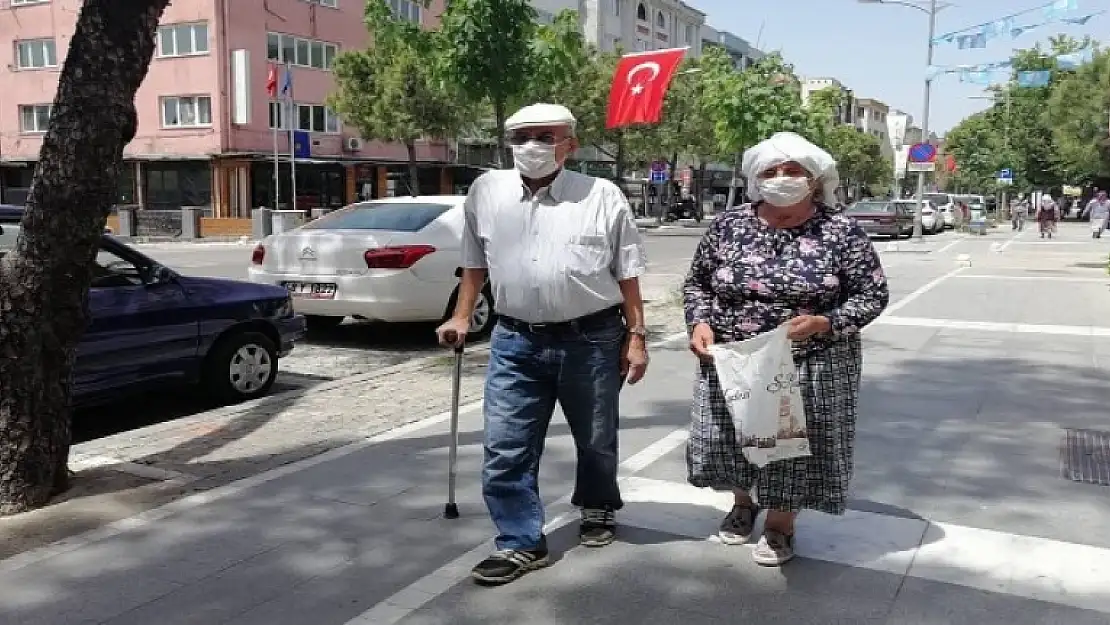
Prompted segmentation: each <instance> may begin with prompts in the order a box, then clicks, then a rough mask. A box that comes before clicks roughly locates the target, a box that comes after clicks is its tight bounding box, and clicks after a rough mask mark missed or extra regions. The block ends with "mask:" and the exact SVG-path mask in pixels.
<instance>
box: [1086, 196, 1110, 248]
mask: <svg viewBox="0 0 1110 625" xmlns="http://www.w3.org/2000/svg"><path fill="white" fill-rule="evenodd" d="M1082 217H1087V218H1089V219H1090V220H1091V238H1093V239H1101V238H1102V232H1103V230H1105V229H1106V227H1107V224H1108V223H1110V199H1107V198H1106V192H1105V191H1099V190H1098V189H1095V197H1094V198H1092V199H1091V201H1090V202H1088V203H1087V207H1086V208H1084V209H1083V214H1082Z"/></svg>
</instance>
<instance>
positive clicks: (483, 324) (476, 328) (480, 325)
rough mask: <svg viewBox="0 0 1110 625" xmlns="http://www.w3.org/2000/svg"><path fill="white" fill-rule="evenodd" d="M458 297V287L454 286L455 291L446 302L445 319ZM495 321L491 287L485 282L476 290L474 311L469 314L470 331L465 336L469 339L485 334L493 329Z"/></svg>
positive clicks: (452, 310)
mask: <svg viewBox="0 0 1110 625" xmlns="http://www.w3.org/2000/svg"><path fill="white" fill-rule="evenodd" d="M458 299H459V289H458V287H455V291H454V292H453V293H451V300H450V301H449V302H447V312H446V313H445V315H444V319H445V320H446V319H447V318H448V317H450V316H451V313H453V312H454V311H455V303H456V302H457V301H458ZM495 323H497V315H496V314H494V312H493V287H491V286H490V284H489V282H487V283H486V284H485V286H483V287H482V290H481V291H479V292H478V299H477V301H475V302H474V312H473V313H472V314H471V315H470V333H469V334H468V335H467V336H468V337H469V338H471V339H475V338H482V337H484V336H487V335H489V333H490V332H492V331H493V325H494V324H495Z"/></svg>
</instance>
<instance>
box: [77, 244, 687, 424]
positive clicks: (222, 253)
mask: <svg viewBox="0 0 1110 625" xmlns="http://www.w3.org/2000/svg"><path fill="white" fill-rule="evenodd" d="M704 231H705V230H704V228H700V227H688V228H687V227H671V228H665V229H660V230H649V231H646V232H645V240H646V247H647V253H648V259H649V263H650V273H649V275H648V276H646V277H645V280H644V284H645V296H646V297H650V295H649V292H650V291H655V292H656V293H658V292H659V291H660V289H663V288H666V287H667V285H673V284H675V283H677V282H678V281H679V280H681V276H682V275H684V274H685V272H686V270H687V269H688V267H689V264H690V257H691V255H692V254H693V251H694V248H695V246H696V245H697V243H698V241H699V239H700V237H701V235H702V233H703V232H704ZM137 247H138V248H139V249H141V250H142V251H143V253H145V254H147V255H149V256H151V257H152V258H154V259H156V260H158V261H159V262H161V263H163V264H165V265H167V266H168V267H171V268H173V269H175V270H177V271H179V272H181V273H183V274H186V275H192V276H208V277H219V278H230V279H237V280H245V279H246V277H247V266H248V264H249V263H250V254H251V250H252V249H253V248H254V245H253V244H242V245H240V244H215V243H212V244H203V243H202V244H189V243H156V244H148V245H139V246H137ZM434 329H435V324H427V323H411V324H409V323H406V324H384V323H373V322H354V321H352V320H348V321H347V323H345V324H343V325H342V326H340V327H339V328H336V329H335V330H332V331H329V332H327V333H325V334H319V335H310V336H308V337H306V338H305V339H304V340H302V341H301V342H299V343H297V346H296V348H295V349H294V350H293V353H292V354H290V355H289V356H287V357H286V358H283V359H282V360H281V364H280V367H281V370H280V373H279V374H278V380H277V383H276V384H275V387H274V392H280V391H282V390H289V389H293V388H305V387H311V386H314V385H316V384H320V383H322V382H326V381H330V380H335V379H340V378H344V377H347V376H351V375H356V374H362V373H370V372H373V371H375V370H379V369H382V368H385V367H389V366H393V365H397V364H401V363H403V362H406V361H408V360H412V359H414V358H419V357H422V356H428V355H432V354H435V353H437V352H439V351H440V349H441V348H440V347H439V346H438V345H437V344H436V342H435V333H434ZM213 407H214V405H213V404H212V403H211V402H210V401H209V400H207V399H206V398H205V397H204V396H203V394H201V393H196V392H191V391H190V390H188V389H186V390H183V391H180V392H163V393H152V394H149V395H143V396H139V397H130V398H126V399H123V400H121V401H120V402H117V403H113V404H110V405H105V406H100V407H97V408H93V409H86V410H81V411H78V413H77V415H75V420H74V437H75V439H76V440H78V441H81V440H89V439H91V438H97V437H100V436H106V435H109V434H114V433H117V432H121V431H126V430H129V429H133V428H136V427H142V426H144V425H149V424H151V423H157V422H161V421H166V420H170V419H175V418H179V417H183V416H186V415H190V414H195V413H197V412H201V411H203V410H207V409H209V408H213Z"/></svg>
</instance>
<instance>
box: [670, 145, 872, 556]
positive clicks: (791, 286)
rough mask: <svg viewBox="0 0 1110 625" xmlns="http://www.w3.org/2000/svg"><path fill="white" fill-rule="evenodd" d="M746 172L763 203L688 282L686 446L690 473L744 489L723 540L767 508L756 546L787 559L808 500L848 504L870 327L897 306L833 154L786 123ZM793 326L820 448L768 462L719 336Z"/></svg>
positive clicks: (709, 251)
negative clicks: (752, 449) (839, 193)
mask: <svg viewBox="0 0 1110 625" xmlns="http://www.w3.org/2000/svg"><path fill="white" fill-rule="evenodd" d="M743 170H744V174H745V176H746V178H747V180H748V196H749V197H750V198H751V199H752V200H753V203H751V204H745V205H742V206H738V207H735V208H733V209H730V210H728V211H726V212H725V213H723V214H721V215H719V216H718V217H717V218H716V220H715V221H714V222H713V225H712V226H710V228H709V231H708V232H706V234H705V237H704V238H703V239H702V241H701V243H700V245H699V246H698V248H697V251H696V252H695V253H694V259H693V263H692V266H691V268H690V274H689V276H688V277H687V278H686V282H685V285H684V295H685V309H686V322H687V326H688V328H689V331H690V349H691V350H692V351H693V352H694V353H695V354H696V355H697V356H698V357H699V359H700V360H701V366H700V370H699V374H698V377H697V381H696V384H695V389H694V401H693V411H692V413H693V414H692V417H693V422H692V425H691V430H690V440H689V445H688V448H687V452H686V456H687V467H688V470H689V481H690V483H691V484H693V485H695V486H699V487H709V488H713V489H715V490H729V491H732V492H733V494H734V497H735V504H734V506H733V508H732V510H731V511H730V512H729V513H728V516H726V517H725V519H724V520H723V521H722V522H721V527H720V537H721V540H722V542H724V543H725V544H730V545H738V544H743V543H745V542H747V541H748V539H749V538H750V537H751V535H752V533H753V528H754V526H755V520H756V516H757V515H758V513H759V510H760V507H763V508H766V509H767V511H768V512H767V519H766V522H765V524H764V532H763V536H762V537H761V538H760V540H759V543H758V544H757V545H756V548H755V551H754V558H755V561H756V562H757V563H759V564H762V565H766V566H778V565H780V564H783V563H785V562H787V561H788V560H790V559H791V558H793V557H794V519H795V517H796V516H797V514H798V512H799V511H801V510H803V509H811V510H819V511H821V512H825V513H828V514H838V515H839V514H843V513H844V510H845V504H846V501H847V493H848V482H849V480H850V479H851V477H852V447H853V442H854V438H855V423H856V406H857V405H858V401H857V398H858V395H859V386H860V367H861V345H860V330H861V329H862V328H863V327H864V326H865V325H867V324H868V323H870V322H871V321H873V320H874V319H875V318H876V317H878V316H879V313H881V312H882V311H883V309H884V308H886V305H887V302H888V301H889V293H888V291H887V283H886V277H885V275H884V273H883V268H882V265H881V264H880V262H879V257H878V254H876V252H875V249H874V247H873V246H872V245H871V241H870V240H869V239H868V238H867V235H866V234H865V233H864V232H863V230H861V229H860V228H859V227H858V226H857V225H856V224H855V223H854V222H853V221H852V220H851V219H849V218H847V217H844V216H843V215H839V214H837V213H836V211H835V210H834V209H832V208H830V204H829V203H830V202H834V201H835V199H836V198H835V191H836V188H837V186H838V184H839V177H838V175H837V171H836V163H835V161H834V160H833V158H832V157H831V156H830V155H829V154H828V153H827V152H825V151H824V150H822V149H820V148H818V147H817V146H815V145H813V144H812V143H810V142H808V141H806V140H805V139H803V138H802V137H800V136H798V135H796V134H793V133H778V134H776V135H774V136H773V137H771V138H770V139H768V140H766V141H764V142H762V143H760V144H759V145H756V146H755V147H753V148H752V149H750V150H748V151H747V152H745V153H744V159H743ZM782 324H788V325H789V330H788V334H789V337H790V339H791V340H793V341H794V349H793V352H794V360H795V364H796V365H797V368H798V375H799V380H800V383H801V392H802V398H803V404H804V407H805V415H806V426H807V428H808V436H809V441H810V452H811V455H810V456H808V457H805V458H794V459H789V460H782V461H777V462H772V463H770V464H768V465H767V466H765V467H763V468H759V467H756V466H755V465H753V464H751V463H749V462H748V461H747V460H746V459H745V458H744V456H743V454H742V452H741V450H740V445H739V443H738V440H737V435H736V434H737V433H736V431H735V429H734V427H733V422H732V419H731V418H730V416H729V413H728V409H727V407H726V404H725V398H724V396H723V394H722V391H721V386H720V382H719V381H718V379H717V374H716V371H715V370H714V367H713V365H712V356H711V355H710V352H709V347H710V346H711V345H712V344H713V343H714V342H730V341H739V340H744V339H747V338H751V337H753V336H755V335H757V334H761V333H764V332H768V331H770V330H774V329H775V328H777V327H779V326H781V325H782ZM753 488H754V489H755V494H756V499H757V500H758V502H759V503H758V505H757V504H756V502H755V501H753V499H752V489H753Z"/></svg>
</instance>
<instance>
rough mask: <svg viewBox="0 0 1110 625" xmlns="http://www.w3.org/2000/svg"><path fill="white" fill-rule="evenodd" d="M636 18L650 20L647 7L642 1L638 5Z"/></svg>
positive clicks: (644, 20)
mask: <svg viewBox="0 0 1110 625" xmlns="http://www.w3.org/2000/svg"><path fill="white" fill-rule="evenodd" d="M636 19H638V20H640V21H641V22H646V21H648V20H647V7H645V6H644V3H643V2H641V3H640V4H639V5H637V6H636Z"/></svg>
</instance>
